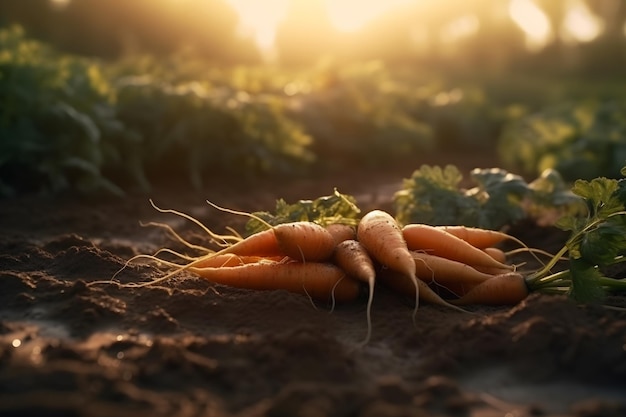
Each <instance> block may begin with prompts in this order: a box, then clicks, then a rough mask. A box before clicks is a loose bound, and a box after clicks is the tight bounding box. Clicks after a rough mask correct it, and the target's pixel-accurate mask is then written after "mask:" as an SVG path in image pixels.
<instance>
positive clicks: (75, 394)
mask: <svg viewBox="0 0 626 417" xmlns="http://www.w3.org/2000/svg"><path fill="white" fill-rule="evenodd" d="M445 162H452V163H457V164H459V163H460V166H461V167H464V166H463V164H462V162H463V160H462V159H458V160H450V161H445ZM480 164H481V162H480V161H478V162H476V165H475V166H478V167H482V168H485V167H487V166H486V165H484V164H483V165H480ZM416 168H417V166H416ZM464 168H467V169H469V168H471V166H467V164H465V167H464ZM410 173H411V171H410V170H408V171H407V170H405V171H400V170H392V171H391V172H387V173H385V174H384V175H376V176H374V175H373V174H369V175H368V174H365V173H355V174H354V175H353V176H352V177H342V178H341V179H339V180H337V179H325V180H318V181H298V182H297V183H290V184H278V185H277V184H273V185H267V184H266V185H263V184H256V185H254V186H252V185H250V184H247V185H246V184H238V185H236V186H232V185H228V186H226V185H225V184H223V183H220V182H219V181H217V180H216V181H215V184H209V185H208V186H207V190H206V192H204V193H197V192H191V191H181V190H186V189H187V188H186V187H185V186H180V185H176V184H174V185H171V186H165V187H163V188H161V189H159V190H157V191H155V192H154V193H151V194H150V195H149V196H147V195H131V196H129V197H128V198H125V199H117V198H111V199H109V198H105V197H101V198H98V199H93V198H90V199H86V198H77V197H56V198H42V197H32V196H26V197H20V198H16V199H12V200H4V201H0V415H2V416H27V415H38V416H57V415H58V416H90V417H91V416H93V417H96V416H102V417H104V416H120V417H124V416H138V415H150V416H311V417H313V416H468V417H471V416H481V417H490V416H507V417H523V416H579V417H592V416H598V417H599V416H609V417H612V416H615V417H617V416H624V415H626V404H625V402H624V401H625V400H624V397H626V396H625V395H624V393H626V313H624V312H623V311H616V310H611V309H606V308H604V307H602V306H577V305H575V304H574V303H572V302H570V301H568V300H567V299H563V298H559V297H550V296H531V297H530V298H529V299H528V300H527V301H525V302H523V303H521V304H519V305H517V306H514V307H502V308H494V307H490V308H486V307H475V308H472V309H471V310H472V312H473V313H474V314H466V313H460V312H456V311H451V310H448V309H444V308H440V307H434V306H429V305H423V306H422V307H421V308H420V310H419V312H418V315H417V324H416V326H413V324H412V322H411V311H412V308H411V305H410V303H408V302H407V301H406V300H403V299H402V298H400V297H398V296H397V295H395V294H394V293H392V292H390V291H388V290H387V289H385V288H379V289H377V292H376V296H375V301H374V306H373V336H372V340H371V342H370V343H369V344H368V345H366V346H364V347H360V346H359V343H360V342H361V341H362V340H363V337H364V336H365V331H366V320H365V302H364V301H363V300H361V301H360V302H357V303H352V304H349V305H340V306H337V307H336V308H335V309H334V311H332V312H330V310H329V308H328V306H325V305H317V306H316V308H315V307H314V306H313V305H312V304H311V302H310V301H309V300H308V299H307V298H306V297H302V296H299V295H293V294H289V293H286V292H282V291H274V292H252V291H245V290H237V289H231V288H227V287H223V286H216V285H212V284H210V283H208V282H206V281H202V280H199V279H196V278H193V277H192V276H190V275H187V274H183V275H182V276H181V277H180V278H179V279H176V280H172V281H170V282H168V283H166V284H164V285H163V286H159V287H148V288H139V289H124V288H119V287H117V286H115V285H99V286H87V285H86V284H87V283H89V282H91V281H95V280H106V279H109V278H111V276H112V275H113V274H114V273H115V272H116V271H117V270H119V269H120V268H121V267H122V266H123V265H124V262H125V261H126V260H127V259H128V258H130V257H131V256H132V255H134V254H138V253H150V252H153V251H154V250H156V249H157V248H159V247H162V246H173V243H172V241H171V239H170V238H169V237H168V236H167V235H166V234H165V233H164V232H163V230H162V229H159V228H154V227H152V228H151V227H142V226H140V225H139V222H140V221H142V222H149V221H160V222H167V223H169V224H171V225H172V226H174V227H175V228H176V229H177V230H179V231H180V232H181V233H182V234H184V236H186V237H187V238H189V239H191V240H196V241H198V242H200V241H201V239H202V232H201V231H200V230H199V229H198V228H197V227H195V226H194V225H192V224H190V223H188V222H185V221H183V220H181V219H180V218H177V217H176V216H172V215H165V214H160V213H157V212H156V211H155V210H154V209H152V207H151V206H150V205H149V203H148V197H152V198H153V199H154V200H155V202H156V203H157V204H159V205H160V206H161V207H166V208H172V209H177V210H181V211H184V212H186V213H189V214H192V215H194V216H195V217H197V218H198V219H200V220H201V221H202V222H203V223H205V224H206V225H208V226H210V227H211V228H213V229H214V230H217V231H223V230H224V227H225V226H229V225H230V226H233V227H235V228H240V226H241V225H242V220H241V219H237V218H235V217H233V216H230V215H225V214H220V213H217V212H215V211H214V210H211V209H210V208H209V207H208V206H207V205H206V203H205V202H204V201H205V199H210V200H212V201H214V202H217V203H220V204H221V205H224V206H227V207H231V208H237V209H243V210H248V211H255V210H261V209H272V208H273V204H274V201H275V199H276V198H278V197H284V198H285V199H287V200H288V201H296V200H298V199H301V198H314V197H318V196H321V195H327V194H330V193H331V192H332V187H334V186H337V187H339V190H340V191H342V192H344V193H348V194H353V195H355V196H357V198H358V200H359V204H360V205H361V207H362V208H390V206H389V202H390V196H391V193H392V192H393V191H394V190H396V189H398V188H399V187H400V183H401V180H402V178H403V177H406V176H408V175H410ZM363 178H366V180H363ZM512 232H513V233H515V234H516V235H517V236H519V237H520V238H522V239H524V240H525V241H526V242H527V243H528V244H529V245H531V246H537V247H546V248H551V247H554V246H555V245H558V244H560V243H562V239H563V238H564V236H562V235H560V234H559V233H557V232H556V231H555V230H552V229H542V228H539V227H535V226H532V225H528V224H527V225H520V226H518V227H516V228H513V229H512ZM161 273H162V272H161V271H160V270H158V269H156V268H155V267H151V266H139V265H134V266H130V267H129V268H127V269H126V270H125V271H124V272H123V274H122V275H121V276H122V277H123V279H125V280H147V279H150V278H154V277H157V276H159V275H160V274H161ZM613 301H614V302H615V303H616V304H618V305H620V304H621V305H622V306H625V305H626V303H625V302H624V300H623V299H619V298H618V299H616V300H613Z"/></svg>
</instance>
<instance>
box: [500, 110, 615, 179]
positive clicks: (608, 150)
mask: <svg viewBox="0 0 626 417" xmlns="http://www.w3.org/2000/svg"><path fill="white" fill-rule="evenodd" d="M625 115H626V104H625V103H624V102H619V101H602V102H594V103H586V104H581V103H578V104H571V103H567V104H561V105H557V106H554V107H551V108H548V109H546V110H544V111H541V112H537V113H534V114H531V115H528V116H526V117H524V118H522V119H520V120H518V121H515V122H513V123H511V124H510V125H509V126H507V128H506V129H505V131H504V133H503V135H502V137H501V139H500V142H499V151H498V152H499V154H500V157H501V158H502V161H503V163H505V164H506V165H507V166H509V167H519V168H520V169H521V170H523V171H524V172H528V173H538V172H542V171H543V170H545V169H548V168H553V169H555V170H557V171H558V172H560V173H561V175H562V176H563V177H564V178H565V179H566V180H569V181H574V180H576V179H587V180H589V179H592V178H595V177H600V176H607V177H609V178H618V177H619V172H620V168H621V167H622V166H623V165H624V163H625V162H626V116H625Z"/></svg>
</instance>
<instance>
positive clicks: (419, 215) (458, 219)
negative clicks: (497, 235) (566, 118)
mask: <svg viewBox="0 0 626 417" xmlns="http://www.w3.org/2000/svg"><path fill="white" fill-rule="evenodd" d="M470 179H471V182H472V183H473V184H474V186H473V187H472V188H464V187H463V183H464V180H463V175H462V173H461V172H460V171H459V170H458V168H456V167H455V166H453V165H448V166H446V167H445V168H443V169H442V168H441V167H439V166H434V167H433V166H428V165H422V166H421V167H420V168H419V169H418V170H416V171H414V172H413V174H412V176H411V178H409V179H405V180H404V184H403V188H402V189H401V190H399V191H397V192H396V193H395V194H394V206H395V211H396V217H397V219H398V221H399V222H400V223H402V224H409V223H425V224H431V225H465V226H472V227H481V228H485V229H500V228H501V227H503V226H504V225H507V224H511V223H514V222H516V221H518V220H520V219H522V218H524V217H527V216H530V215H531V213H532V215H534V216H536V215H539V214H540V212H541V207H550V208H553V207H570V206H571V205H573V204H575V202H576V201H578V199H577V198H575V197H574V196H573V195H572V194H571V193H570V192H569V191H568V190H567V189H566V187H565V185H564V183H563V181H562V179H561V178H560V176H559V175H558V173H556V172H555V171H550V172H546V173H545V174H544V175H543V176H542V177H540V178H538V179H537V180H535V181H534V182H532V183H531V184H528V183H526V181H525V180H524V179H523V178H522V177H520V176H519V175H514V174H511V173H509V172H507V171H505V170H503V169H499V168H490V169H479V168H476V169H474V170H472V172H471V173H470Z"/></svg>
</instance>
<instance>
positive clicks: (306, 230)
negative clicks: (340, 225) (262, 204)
mask: <svg viewBox="0 0 626 417" xmlns="http://www.w3.org/2000/svg"><path fill="white" fill-rule="evenodd" d="M272 230H273V231H274V235H275V236H276V241H277V243H278V247H279V248H280V250H281V251H282V252H283V253H284V254H285V255H287V256H289V257H290V258H292V259H296V260H300V261H302V262H305V261H307V262H309V261H312V262H320V261H326V260H328V259H330V257H331V256H332V254H333V252H334V250H335V246H337V245H336V243H335V238H334V237H333V235H332V234H331V233H330V232H329V231H328V230H326V229H325V228H324V227H322V226H320V225H319V224H317V223H313V222H294V223H283V224H279V225H278V226H274V228H273V229H272Z"/></svg>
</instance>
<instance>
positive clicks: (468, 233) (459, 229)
mask: <svg viewBox="0 0 626 417" xmlns="http://www.w3.org/2000/svg"><path fill="white" fill-rule="evenodd" d="M436 227H437V228H438V229H441V230H444V231H446V232H448V233H450V234H451V235H454V236H456V237H458V238H459V239H463V240H464V241H466V242H467V243H469V244H470V245H472V246H474V247H477V248H480V249H484V248H487V247H489V246H494V245H497V244H498V243H501V242H503V241H505V240H507V239H513V237H512V236H509V235H507V234H506V233H503V232H498V231H496V230H489V229H481V228H478V227H466V226H436Z"/></svg>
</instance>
